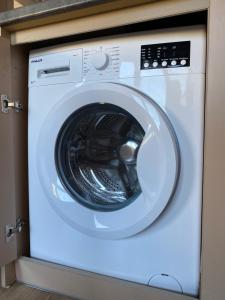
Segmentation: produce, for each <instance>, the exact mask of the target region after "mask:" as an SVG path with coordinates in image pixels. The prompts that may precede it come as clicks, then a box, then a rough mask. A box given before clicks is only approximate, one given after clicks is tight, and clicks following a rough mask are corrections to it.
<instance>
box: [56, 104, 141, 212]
mask: <svg viewBox="0 0 225 300" xmlns="http://www.w3.org/2000/svg"><path fill="white" fill-rule="evenodd" d="M144 135H145V132H144V130H143V128H142V127H141V125H140V124H139V123H138V121H137V120H136V119H135V118H134V117H133V116H132V115H131V114H129V113H128V112H127V111H125V110H124V109H122V108H120V107H118V106H116V105H112V104H107V103H104V104H101V103H94V104H90V105H86V106H84V107H82V108H81V109H79V110H77V111H75V112H74V113H73V114H71V115H70V116H69V117H68V118H67V120H66V121H65V122H64V124H63V126H62V128H61V130H60V131H59V133H58V137H57V140H56V145H55V163H56V169H57V173H58V176H59V178H60V180H61V182H62V184H63V186H64V187H65V189H66V190H67V191H68V192H69V193H70V195H71V196H72V197H73V199H74V200H76V201H78V202H80V203H81V204H82V205H84V206H86V207H88V208H91V209H94V210H99V211H114V210H118V209H121V208H123V207H125V206H127V205H129V204H130V203H132V202H133V201H134V200H135V199H136V198H137V197H138V195H139V194H140V193H141V188H140V184H139V181H138V176H137V171H136V162H137V153H138V149H139V147H140V145H141V143H142V140H143V138H144Z"/></svg>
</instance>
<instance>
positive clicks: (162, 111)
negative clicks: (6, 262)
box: [28, 26, 206, 296]
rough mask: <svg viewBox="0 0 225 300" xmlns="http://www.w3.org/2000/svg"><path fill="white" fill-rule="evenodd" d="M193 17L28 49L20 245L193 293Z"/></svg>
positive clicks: (199, 83) (196, 189)
mask: <svg viewBox="0 0 225 300" xmlns="http://www.w3.org/2000/svg"><path fill="white" fill-rule="evenodd" d="M205 49H206V34H205V28H204V27H203V26H193V27H183V28H172V29H171V28H170V29H164V30H162V29H161V30H155V31H145V32H141V33H140V32H139V33H132V34H126V35H117V36H110V37H102V38H97V39H92V40H86V41H80V42H76V43H75V42H74V43H70V44H65V45H59V46H55V47H49V48H45V49H38V50H33V51H32V52H31V53H30V57H29V151H28V152H29V203H30V249H31V256H32V257H34V258H38V259H41V260H45V261H50V262H54V263H57V264H62V265H66V266H71V267H74V268H78V269H82V270H87V271H90V272H94V273H98V274H103V275H107V276H111V277H116V278H120V279H124V280H128V281H132V282H137V283H140V284H144V285H150V286H153V287H158V288H163V289H168V290H172V291H176V292H179V293H184V294H189V295H194V296H196V295H198V291H199V281H200V253H201V203H202V167H203V130H204V90H205V51H206V50H205Z"/></svg>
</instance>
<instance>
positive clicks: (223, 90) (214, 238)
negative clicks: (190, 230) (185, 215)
mask: <svg viewBox="0 0 225 300" xmlns="http://www.w3.org/2000/svg"><path fill="white" fill-rule="evenodd" d="M224 16H225V1H224V0H211V1H210V10H209V31H208V42H209V43H208V67H207V73H208V78H207V89H206V93H207V97H206V116H205V125H206V126H205V159H204V183H203V244H202V280H201V297H200V298H201V299H203V300H211V299H213V300H221V299H224V297H225V296H224V295H225V284H224V278H225V267H224V254H225V238H224V228H225V217H224V211H225V196H224V195H225V159H224V153H225V134H224V132H225V99H224V98H225V84H224V70H225V59H224V53H225V43H224V28H225V18H224Z"/></svg>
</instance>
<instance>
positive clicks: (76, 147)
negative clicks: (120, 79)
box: [37, 83, 179, 239]
mask: <svg viewBox="0 0 225 300" xmlns="http://www.w3.org/2000/svg"><path fill="white" fill-rule="evenodd" d="M96 108H99V111H98V112H96ZM115 112H116V114H115ZM112 113H113V114H114V117H115V115H116V117H117V118H118V116H119V117H120V118H122V121H121V120H120V122H121V124H122V123H124V124H125V123H126V122H128V123H130V124H125V125H126V126H125V125H123V126H122V125H121V124H120V122H119V121H118V120H117V122H112V123H111V126H110V127H109V128H108V131H105V128H104V127H103V128H101V126H102V125H103V124H104V118H106V115H107V117H109V116H110V117H112ZM85 115H86V121H87V122H88V129H85V126H87V124H86V123H85V122H84V120H85V118H84V116H85ZM74 122H75V123H77V124H75V123H74ZM107 123H108V122H107ZM90 124H91V126H90ZM70 126H72V127H71V128H73V130H74V131H73V130H72V131H71V130H69V129H70ZM76 126H77V127H76ZM98 126H99V128H100V130H99V128H98ZM121 126H122V127H123V128H122V127H121ZM126 127H127V128H126ZM129 127H130V128H129ZM93 128H94V131H93ZM43 129H44V130H43ZM82 130H84V132H82ZM88 130H89V131H90V130H92V131H90V132H88ZM109 133H110V136H111V140H108V139H109ZM118 133H119V134H118ZM85 134H86V136H85ZM105 134H106V135H107V137H105V136H104V135H105ZM64 138H65V139H64ZM82 139H83V140H82ZM91 139H93V140H91ZM85 144H86V145H88V147H87V149H86V150H84V148H86V146H85V147H84V145H85ZM43 147H44V148H45V150H44V149H43ZM96 147H97V148H99V147H100V148H101V151H102V153H101V156H100V157H98V156H97V154H95V155H94V153H95V152H96ZM109 147H111V149H110V151H109ZM37 151H38V153H43V151H45V155H44V156H40V155H37V158H38V160H37V169H38V172H39V178H40V180H41V183H42V186H43V187H44V189H45V193H46V197H47V199H49V201H50V203H51V205H52V207H53V208H54V209H55V210H56V211H57V213H58V214H59V215H60V216H61V217H62V218H63V219H64V221H65V222H67V223H69V224H70V225H71V226H73V227H74V228H76V229H78V230H80V231H81V232H84V233H86V234H88V235H91V236H95V237H100V238H106V239H114V238H122V237H127V236H130V235H133V234H135V233H137V232H139V231H141V230H143V229H145V228H146V227H148V226H149V225H150V224H151V223H153V222H154V221H155V219H156V218H157V217H158V216H159V215H160V213H161V212H162V211H163V209H164V208H165V207H166V205H167V203H168V201H169V200H170V199H171V196H172V194H173V192H174V189H175V186H176V183H177V179H178V173H179V147H178V143H177V140H176V135H175V133H174V130H173V128H172V125H171V124H170V121H169V120H168V118H167V116H166V114H165V113H164V112H163V111H162V110H161V109H160V108H159V106H158V105H157V104H156V103H155V102H154V101H153V100H151V99H150V98H149V97H147V96H146V95H144V94H141V93H140V92H138V91H137V90H135V89H133V88H130V87H127V86H124V85H121V84H115V83H98V84H94V85H93V84H89V85H85V86H82V87H80V88H77V89H75V90H74V91H72V92H70V93H69V94H67V95H65V97H64V98H63V99H60V101H59V102H58V105H56V106H55V107H54V109H53V110H52V111H51V112H50V113H49V114H48V115H47V117H46V120H45V122H44V123H43V126H42V128H41V130H40V136H39V142H38V148H37ZM104 155H105V157H104ZM112 156H113V157H112ZM68 157H69V158H68ZM96 158H97V159H96ZM104 160H105V161H104ZM118 164H119V168H120V169H121V170H120V172H118V173H116V171H115V169H117V167H118ZM76 172H78V174H75V173H76ZM112 173H113V174H112ZM99 174H100V175H99ZM102 174H103V175H102ZM168 174H169V175H170V176H168ZM113 176H114V180H115V182H114V181H113V183H112V182H110V183H109V184H108V181H109V180H111V181H112V177H113ZM108 185H109V186H108ZM114 189H117V192H115V191H114ZM126 189H127V190H126ZM112 191H113V192H112ZM107 194H108V195H107Z"/></svg>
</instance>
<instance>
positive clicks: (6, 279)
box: [1, 262, 16, 288]
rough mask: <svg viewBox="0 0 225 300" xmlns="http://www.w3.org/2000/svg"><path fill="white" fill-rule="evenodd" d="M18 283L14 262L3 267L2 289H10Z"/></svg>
mask: <svg viewBox="0 0 225 300" xmlns="http://www.w3.org/2000/svg"><path fill="white" fill-rule="evenodd" d="M15 281H16V270H15V264H14V262H11V263H9V264H8V265H4V266H2V267H1V287H3V288H8V287H10V286H11V285H12V284H13V283H14V282H15Z"/></svg>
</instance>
